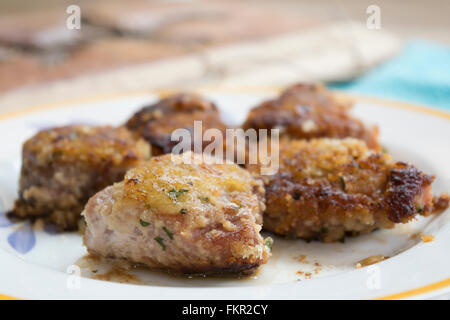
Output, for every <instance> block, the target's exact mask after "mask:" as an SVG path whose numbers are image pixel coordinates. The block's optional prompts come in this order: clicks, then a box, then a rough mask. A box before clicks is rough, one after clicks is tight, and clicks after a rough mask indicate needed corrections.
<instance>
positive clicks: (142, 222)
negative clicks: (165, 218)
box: [139, 219, 150, 227]
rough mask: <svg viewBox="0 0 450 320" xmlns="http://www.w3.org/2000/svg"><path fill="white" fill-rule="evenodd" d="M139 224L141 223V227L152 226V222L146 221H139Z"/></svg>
mask: <svg viewBox="0 0 450 320" xmlns="http://www.w3.org/2000/svg"><path fill="white" fill-rule="evenodd" d="M139 222H140V223H141V226H143V227H147V226H149V225H150V222H147V221H144V220H142V219H139Z"/></svg>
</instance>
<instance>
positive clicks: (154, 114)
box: [126, 94, 226, 155]
mask: <svg viewBox="0 0 450 320" xmlns="http://www.w3.org/2000/svg"><path fill="white" fill-rule="evenodd" d="M194 121H202V130H203V132H204V131H205V130H207V129H211V128H215V129H218V130H220V131H221V132H225V129H226V125H225V124H224V123H223V122H222V120H221V119H220V113H219V111H218V109H217V107H216V105H215V104H214V103H212V102H211V101H208V100H206V99H204V98H202V97H200V96H198V95H195V94H177V95H173V96H169V97H167V98H165V99H162V100H160V101H158V102H157V103H155V104H152V105H150V106H147V107H144V108H143V109H142V110H140V111H138V112H137V113H136V114H134V115H133V116H132V117H131V118H130V119H129V120H128V122H127V123H126V127H127V128H128V129H129V130H131V131H133V132H135V133H136V134H138V135H139V136H141V137H142V138H144V139H145V140H147V141H148V142H149V143H150V144H151V146H152V154H153V155H159V154H165V153H170V152H171V151H172V148H173V147H174V146H175V145H176V144H177V143H178V142H177V141H171V135H172V132H173V131H174V130H176V129H187V130H189V131H190V133H191V135H192V137H193V133H194ZM201 138H202V137H201V136H199V139H201ZM192 142H194V141H193V140H192ZM208 143H209V142H203V141H201V144H202V145H203V148H204V147H205V146H206V145H207V144H208Z"/></svg>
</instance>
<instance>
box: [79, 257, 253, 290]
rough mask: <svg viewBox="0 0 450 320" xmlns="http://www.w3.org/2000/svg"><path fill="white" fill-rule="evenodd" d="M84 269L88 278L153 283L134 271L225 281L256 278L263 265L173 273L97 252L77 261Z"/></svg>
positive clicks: (177, 278)
mask: <svg viewBox="0 0 450 320" xmlns="http://www.w3.org/2000/svg"><path fill="white" fill-rule="evenodd" d="M76 265H77V266H79V267H80V268H81V269H82V270H86V271H88V274H87V275H85V276H87V277H88V278H91V279H96V280H103V281H111V282H119V283H131V284H139V285H152V284H154V283H152V282H151V281H148V280H145V281H144V280H142V279H140V278H139V276H137V275H135V274H134V273H133V272H138V271H142V272H151V273H152V274H156V275H160V276H162V277H168V278H171V279H176V280H182V281H189V280H198V279H205V280H218V279H219V280H223V281H233V280H240V281H241V280H242V281H246V280H256V279H257V276H258V273H259V272H260V270H261V267H259V268H258V269H256V270H255V272H254V273H253V274H251V275H243V274H239V275H233V274H213V275H209V274H179V273H173V272H170V271H167V270H161V269H154V268H149V267H147V266H145V265H139V264H133V263H130V262H128V261H126V260H122V259H108V258H103V257H100V256H98V255H95V254H92V253H90V254H87V255H85V256H83V257H81V258H80V259H78V261H77V262H76Z"/></svg>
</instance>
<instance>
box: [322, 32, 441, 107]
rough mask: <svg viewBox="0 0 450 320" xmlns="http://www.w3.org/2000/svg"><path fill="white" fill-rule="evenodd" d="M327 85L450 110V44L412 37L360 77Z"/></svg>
mask: <svg viewBox="0 0 450 320" xmlns="http://www.w3.org/2000/svg"><path fill="white" fill-rule="evenodd" d="M329 87H330V88H332V89H339V90H344V91H350V92H354V93H358V94H364V95H371V96H378V97H384V98H392V99H396V100H402V101H409V102H413V103H417V104H422V105H427V106H431V107H437V108H441V109H444V110H447V111H450V47H448V46H445V45H441V44H436V43H432V42H427V41H412V42H409V43H407V44H406V46H405V47H404V49H403V51H402V52H401V53H400V54H399V55H397V56H396V57H394V58H393V59H391V60H389V61H387V62H385V63H383V64H381V65H380V66H378V67H376V68H375V69H373V70H371V71H370V72H368V73H367V74H365V75H363V76H361V77H360V78H357V79H355V80H354V81H351V82H345V83H335V84H330V85H329Z"/></svg>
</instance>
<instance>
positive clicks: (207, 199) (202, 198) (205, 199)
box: [200, 197, 209, 202]
mask: <svg viewBox="0 0 450 320" xmlns="http://www.w3.org/2000/svg"><path fill="white" fill-rule="evenodd" d="M200 200H202V201H204V202H209V198H208V197H200Z"/></svg>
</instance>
